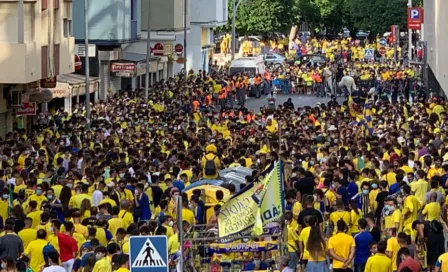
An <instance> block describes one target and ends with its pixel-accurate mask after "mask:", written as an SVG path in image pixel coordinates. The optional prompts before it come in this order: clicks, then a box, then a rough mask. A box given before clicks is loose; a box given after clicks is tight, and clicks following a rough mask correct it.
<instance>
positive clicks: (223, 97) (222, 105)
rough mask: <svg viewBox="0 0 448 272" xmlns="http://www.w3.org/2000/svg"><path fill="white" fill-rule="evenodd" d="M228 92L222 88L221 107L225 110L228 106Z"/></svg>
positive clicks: (220, 93) (219, 96) (219, 99)
mask: <svg viewBox="0 0 448 272" xmlns="http://www.w3.org/2000/svg"><path fill="white" fill-rule="evenodd" d="M226 98H227V90H226V88H222V89H221V91H220V92H219V95H218V101H219V106H220V107H221V109H224V108H225V106H226Z"/></svg>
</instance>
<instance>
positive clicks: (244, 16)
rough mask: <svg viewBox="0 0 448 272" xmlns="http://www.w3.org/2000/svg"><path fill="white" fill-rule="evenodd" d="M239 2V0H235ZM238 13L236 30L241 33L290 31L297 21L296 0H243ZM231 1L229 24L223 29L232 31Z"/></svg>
mask: <svg viewBox="0 0 448 272" xmlns="http://www.w3.org/2000/svg"><path fill="white" fill-rule="evenodd" d="M235 1H236V2H238V0H235ZM242 1H243V2H242V3H241V5H240V6H239V7H238V10H237V14H236V24H235V29H236V32H237V33H239V34H240V35H263V34H267V33H270V32H277V31H278V32H288V31H289V28H290V27H291V25H292V24H293V23H294V22H296V21H297V17H296V14H294V12H295V5H294V0H242ZM228 3H229V18H228V22H229V23H228V24H227V25H226V26H224V27H222V28H221V29H220V30H221V31H230V30H231V26H232V8H233V5H232V0H228Z"/></svg>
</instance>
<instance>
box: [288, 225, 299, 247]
mask: <svg viewBox="0 0 448 272" xmlns="http://www.w3.org/2000/svg"><path fill="white" fill-rule="evenodd" d="M298 240H299V236H298V235H297V229H294V228H293V227H292V226H289V225H288V252H297V251H298V248H297V241H298Z"/></svg>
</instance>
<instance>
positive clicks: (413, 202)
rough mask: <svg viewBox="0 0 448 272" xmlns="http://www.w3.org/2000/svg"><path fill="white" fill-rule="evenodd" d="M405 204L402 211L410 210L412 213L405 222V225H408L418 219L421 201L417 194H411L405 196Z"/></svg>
mask: <svg viewBox="0 0 448 272" xmlns="http://www.w3.org/2000/svg"><path fill="white" fill-rule="evenodd" d="M403 204H404V205H403V211H402V213H403V214H405V213H406V212H410V215H409V216H408V217H407V218H406V219H405V220H404V222H403V224H404V225H407V224H409V223H412V222H414V221H415V220H417V217H418V210H419V209H420V203H419V201H418V199H417V198H416V197H415V196H413V195H409V196H407V197H406V198H405V200H404V203H403Z"/></svg>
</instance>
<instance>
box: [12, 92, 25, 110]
mask: <svg viewBox="0 0 448 272" xmlns="http://www.w3.org/2000/svg"><path fill="white" fill-rule="evenodd" d="M11 106H12V107H20V106H22V91H11Z"/></svg>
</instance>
